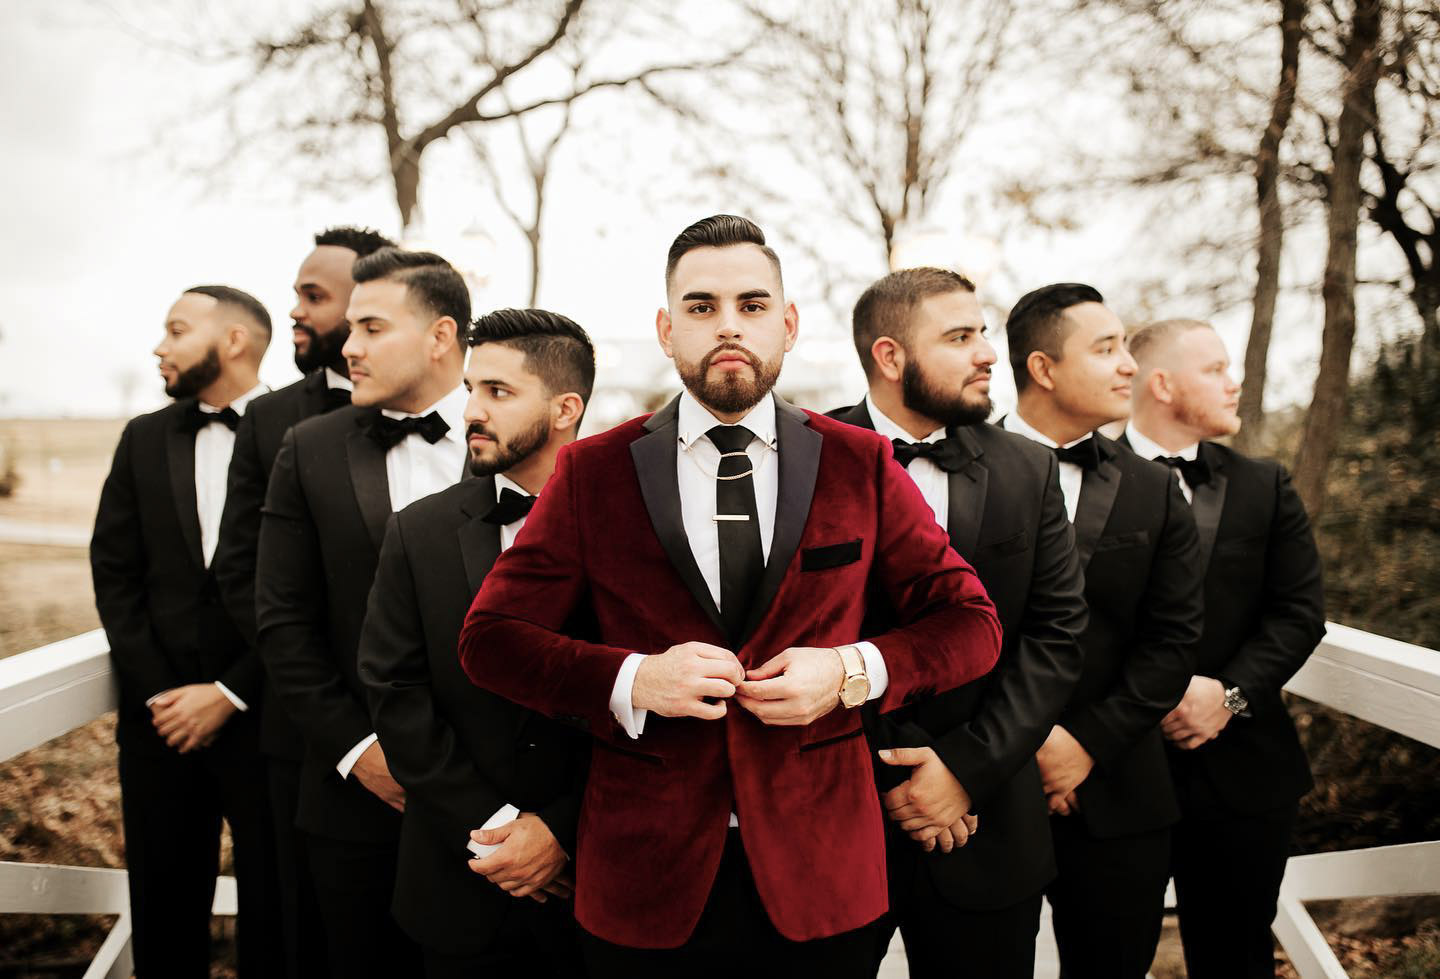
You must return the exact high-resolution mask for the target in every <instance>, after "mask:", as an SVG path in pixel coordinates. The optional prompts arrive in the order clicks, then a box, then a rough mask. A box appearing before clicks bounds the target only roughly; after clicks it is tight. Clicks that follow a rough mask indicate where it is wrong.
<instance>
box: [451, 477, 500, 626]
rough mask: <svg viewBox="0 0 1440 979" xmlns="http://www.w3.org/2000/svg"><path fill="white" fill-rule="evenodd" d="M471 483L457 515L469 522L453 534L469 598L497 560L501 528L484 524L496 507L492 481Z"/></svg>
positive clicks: (476, 590) (480, 480) (478, 480)
mask: <svg viewBox="0 0 1440 979" xmlns="http://www.w3.org/2000/svg"><path fill="white" fill-rule="evenodd" d="M473 483H474V488H473V490H472V491H471V492H470V493H469V494H468V495H467V496H466V498H465V502H464V503H463V504H461V506H460V512H461V513H463V514H465V515H466V516H467V517H469V518H470V519H469V520H468V521H466V522H465V523H463V524H461V525H460V529H459V530H458V531H456V538H457V540H458V541H459V543H460V557H461V559H462V560H464V562H465V583H466V584H468V585H469V586H470V597H471V598H474V597H475V593H476V592H478V591H479V590H480V586H481V585H483V584H484V583H485V576H486V575H487V574H489V573H490V569H491V568H493V567H494V566H495V559H496V558H498V557H499V556H500V528H499V527H498V526H496V525H495V524H493V523H486V522H485V520H484V516H485V514H487V513H489V512H490V508H491V507H492V506H494V505H495V478H494V477H493V476H486V477H485V478H483V479H478V478H477V479H475V480H473Z"/></svg>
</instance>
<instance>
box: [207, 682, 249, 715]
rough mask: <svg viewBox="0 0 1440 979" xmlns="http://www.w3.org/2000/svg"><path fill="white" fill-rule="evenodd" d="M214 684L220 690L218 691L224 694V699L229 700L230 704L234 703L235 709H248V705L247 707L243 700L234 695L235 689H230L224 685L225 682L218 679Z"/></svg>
mask: <svg viewBox="0 0 1440 979" xmlns="http://www.w3.org/2000/svg"><path fill="white" fill-rule="evenodd" d="M215 686H216V687H218V688H219V690H220V692H221V693H223V694H224V695H225V699H226V700H228V701H230V703H232V704H234V705H235V709H236V710H249V709H250V708H249V707H247V706H246V705H245V701H243V700H241V699H240V698H239V697H237V696H235V691H233V690H231V689H230V688H229V687H227V686H225V684H223V683H221V682H220V681H219V680H216V681H215Z"/></svg>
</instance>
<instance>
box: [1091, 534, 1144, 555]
mask: <svg viewBox="0 0 1440 979" xmlns="http://www.w3.org/2000/svg"><path fill="white" fill-rule="evenodd" d="M1149 543H1150V532H1149V531H1148V530H1132V531H1131V532H1130V533H1128V534H1114V535H1112V536H1110V537H1102V538H1100V540H1099V541H1098V542H1097V543H1096V545H1095V553H1096V554H1099V553H1100V552H1101V551H1122V550H1125V549H1126V548H1129V547H1144V546H1146V545H1147V544H1149Z"/></svg>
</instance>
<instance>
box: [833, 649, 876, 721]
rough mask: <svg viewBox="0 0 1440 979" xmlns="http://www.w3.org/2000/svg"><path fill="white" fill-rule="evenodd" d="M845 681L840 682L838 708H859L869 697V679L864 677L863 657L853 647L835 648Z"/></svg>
mask: <svg viewBox="0 0 1440 979" xmlns="http://www.w3.org/2000/svg"><path fill="white" fill-rule="evenodd" d="M835 652H836V653H838V654H839V655H840V665H841V666H842V667H843V668H844V670H845V679H844V680H842V681H841V682H840V706H842V707H859V706H860V705H861V704H863V703H865V700H866V699H867V698H868V697H869V696H870V678H869V677H868V676H866V675H865V657H863V656H861V655H860V650H859V649H856V648H855V647H854V646H837V647H835Z"/></svg>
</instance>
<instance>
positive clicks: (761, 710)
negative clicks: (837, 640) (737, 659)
mask: <svg viewBox="0 0 1440 979" xmlns="http://www.w3.org/2000/svg"><path fill="white" fill-rule="evenodd" d="M844 681H845V666H844V664H843V663H842V662H841V660H840V654H839V653H837V652H835V650H833V649H816V648H813V647H809V646H791V647H790V648H789V649H787V650H785V651H784V652H782V653H780V654H779V655H778V656H775V657H773V658H771V659H770V660H769V661H768V662H766V663H765V664H763V665H762V666H760V667H759V668H758V669H754V670H750V671H749V672H747V673H746V674H745V682H743V683H740V684H737V685H736V688H735V702H736V703H738V704H739V705H740V706H741V707H744V708H745V709H746V710H748V711H749V712H750V713H752V714H754V715H755V716H756V717H758V718H759V719H760V720H761V722H762V723H765V724H784V725H805V724H810V723H813V722H814V721H817V720H819V719H820V718H822V717H824V716H825V715H826V714H828V713H830V712H831V711H832V710H834V709H835V707H836V706H837V705H838V704H839V703H840V685H841V684H842V683H843V682H844Z"/></svg>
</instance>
